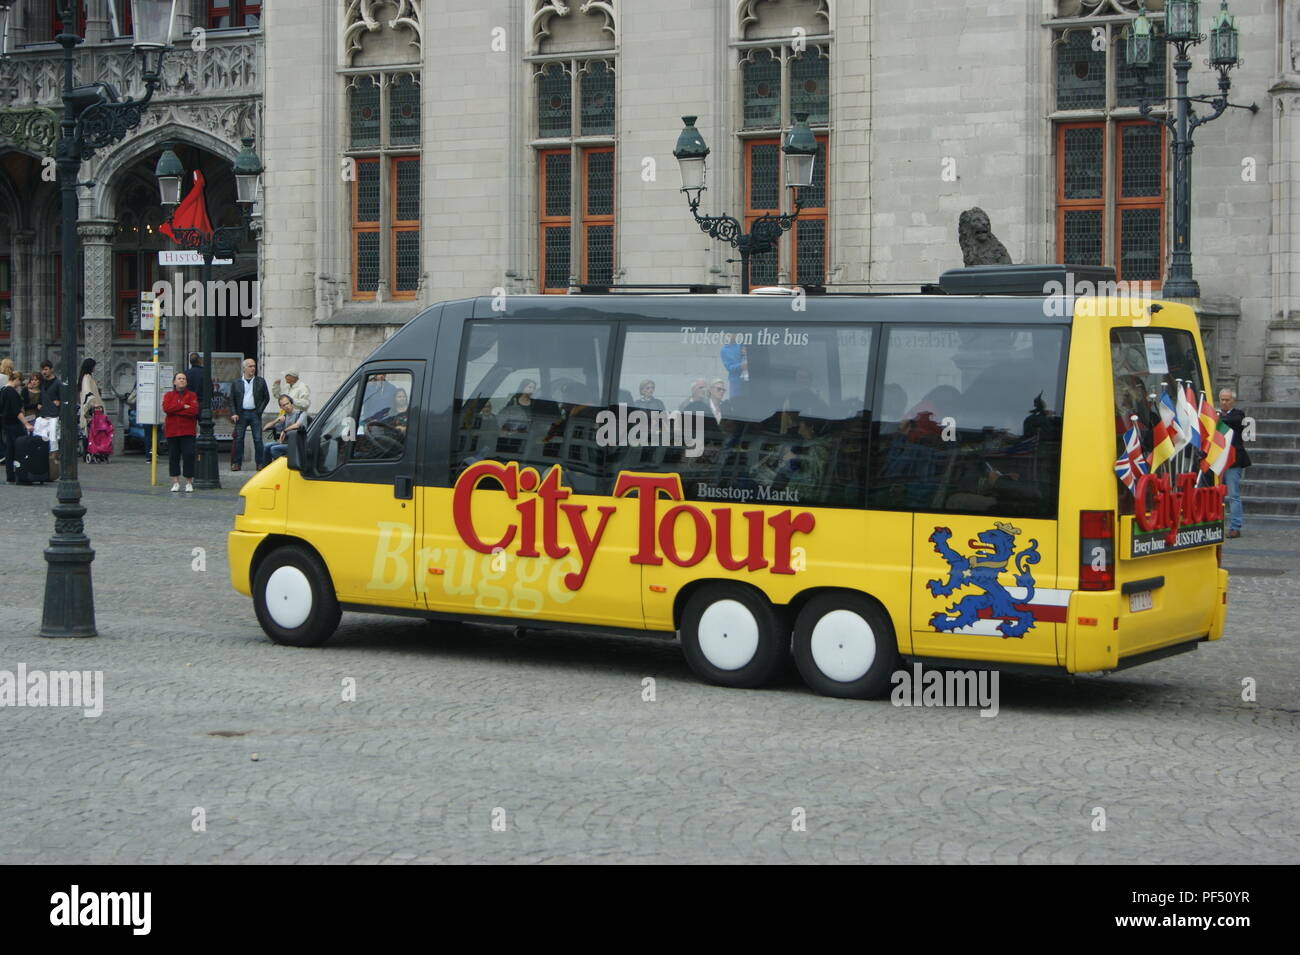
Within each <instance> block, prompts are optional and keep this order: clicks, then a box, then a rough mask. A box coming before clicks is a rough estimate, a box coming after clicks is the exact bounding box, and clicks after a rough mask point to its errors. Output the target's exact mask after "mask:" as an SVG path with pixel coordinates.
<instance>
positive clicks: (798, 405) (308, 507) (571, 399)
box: [229, 266, 1228, 698]
mask: <svg viewBox="0 0 1300 955" xmlns="http://www.w3.org/2000/svg"><path fill="white" fill-rule="evenodd" d="M1067 269H1068V271H1067ZM1081 277H1082V280H1081ZM923 291H924V293H923V294H889V295H880V294H876V295H863V294H821V295H818V294H807V295H803V294H791V295H784V296H783V295H749V296H738V295H717V294H666V293H644V292H642V293H628V292H624V291H621V290H620V291H615V292H606V293H605V294H581V295H568V296H541V295H537V296H533V295H520V296H509V297H506V298H505V299H504V301H503V300H502V299H500V298H496V299H494V298H491V297H482V298H476V299H470V300H463V301H453V302H445V303H442V304H439V305H435V306H432V307H431V308H429V309H427V310H425V311H424V312H423V313H421V314H420V315H419V316H417V317H416V318H414V319H412V320H411V321H410V322H409V323H407V324H406V325H405V326H403V327H402V328H401V329H400V330H399V331H398V332H397V333H396V334H394V335H393V336H392V337H391V338H390V339H389V340H388V341H386V342H385V343H384V344H383V345H381V346H380V347H379V348H378V349H376V350H375V352H374V353H373V354H372V355H371V356H370V357H369V358H368V359H367V360H366V361H365V362H364V363H363V364H362V365H361V367H359V368H358V369H357V370H356V371H355V372H354V373H353V374H352V375H351V377H349V378H348V379H347V381H346V382H344V383H343V385H342V386H341V387H340V388H339V389H338V390H337V391H336V392H335V393H334V395H333V396H332V398H331V399H330V401H329V402H328V403H327V404H326V406H325V407H324V409H323V410H322V411H321V413H320V414H319V415H317V416H316V417H315V418H314V419H313V420H312V421H311V423H310V427H309V428H308V429H307V430H305V432H304V431H299V432H290V438H291V440H290V442H289V444H288V449H287V454H286V455H285V457H284V458H283V459H280V460H277V461H276V462H275V463H274V464H273V465H272V466H271V467H269V468H266V469H264V470H263V471H261V472H260V473H258V474H257V475H256V476H255V477H253V478H252V479H251V480H249V481H248V483H247V484H245V485H244V488H243V490H242V492H241V495H240V501H239V508H238V512H237V516H236V519H235V525H234V530H233V531H232V532H231V534H230V537H229V555H230V568H231V577H232V582H233V585H234V587H235V589H236V590H237V591H238V592H239V593H241V594H244V595H246V596H251V597H252V599H253V602H254V607H255V610H256V614H257V618H258V621H259V622H260V624H261V626H262V628H263V629H264V630H265V632H266V634H267V635H268V636H269V637H270V638H271V639H272V640H274V641H275V642H277V643H281V644H288V645H291V646H315V645H318V644H321V643H322V642H324V641H325V640H326V639H327V638H329V636H330V635H331V634H332V633H333V632H334V630H335V629H336V627H337V626H338V623H339V619H340V614H341V612H342V611H345V610H346V611H354V612H363V613H382V614H401V615H411V616H418V617H424V618H428V619H430V620H435V621H437V620H449V621H450V620H454V621H462V620H469V621H481V622H485V623H504V624H512V625H515V626H520V627H525V628H528V629H533V630H544V629H548V628H550V629H565V630H575V629H579V630H580V629H584V628H587V629H593V630H599V631H605V632H612V633H632V634H637V635H643V636H644V635H657V636H661V637H666V638H670V639H671V638H675V639H677V640H678V641H679V642H680V644H681V647H682V652H683V654H684V656H685V658H686V660H687V662H688V663H689V665H690V667H691V668H692V670H693V671H694V672H695V673H696V674H697V675H698V676H699V677H700V678H702V679H703V680H706V681H708V682H711V683H714V684H719V685H723V686H733V687H758V686H762V685H764V684H766V683H768V682H769V681H771V680H773V679H774V678H775V677H776V676H777V675H778V674H779V673H780V672H781V671H782V669H783V668H784V667H786V666H787V665H788V663H789V662H790V660H791V658H793V661H794V664H795V665H796V666H797V667H798V670H799V672H800V674H801V675H802V676H803V678H804V680H805V682H806V683H807V684H808V685H809V686H810V687H811V688H812V689H814V690H816V691H817V692H819V693H822V694H826V695H830V696H837V697H854V698H868V697H875V696H880V695H883V694H884V693H886V692H888V690H889V686H890V677H891V675H892V673H893V672H894V671H895V669H896V668H897V667H898V666H899V665H900V664H902V663H903V662H904V661H908V662H913V661H921V662H928V663H932V664H935V665H942V666H962V667H976V668H1000V669H1019V670H1030V671H1033V672H1041V673H1048V672H1058V673H1085V672H1093V671H1108V670H1116V669H1120V668H1124V667H1128V666H1132V665H1135V664H1139V663H1143V662H1147V661H1150V660H1153V659H1158V658H1160V657H1163V656H1167V655H1170V654H1174V653H1178V652H1181V651H1186V650H1192V649H1195V647H1196V645H1197V644H1198V643H1199V642H1200V641H1203V640H1217V639H1218V638H1219V637H1220V636H1221V635H1222V633H1223V627H1224V618H1225V614H1226V609H1227V577H1228V575H1227V573H1226V571H1223V570H1221V569H1220V567H1219V550H1220V548H1219V544H1220V542H1221V541H1222V539H1223V503H1222V502H1223V487H1222V486H1221V485H1220V484H1219V483H1218V480H1217V474H1216V471H1215V469H1214V468H1203V467H1200V466H1198V465H1199V462H1201V461H1202V459H1205V460H1207V461H1208V460H1215V457H1214V449H1213V448H1211V447H1208V446H1207V448H1206V450H1207V451H1208V452H1209V456H1208V457H1207V455H1206V454H1205V453H1204V452H1199V451H1197V450H1196V448H1195V446H1194V445H1195V444H1196V443H1198V442H1200V441H1201V440H1203V435H1200V434H1198V435H1197V438H1196V439H1193V440H1191V441H1189V440H1187V435H1188V433H1189V432H1191V431H1196V430H1198V429H1197V428H1195V427H1190V428H1189V426H1188V423H1187V420H1186V418H1185V411H1186V409H1185V408H1184V407H1183V404H1184V403H1185V402H1186V401H1188V400H1193V401H1199V400H1200V399H1201V398H1202V397H1203V396H1204V393H1205V391H1206V390H1207V388H1208V379H1207V373H1206V366H1205V362H1204V359H1203V356H1202V348H1201V342H1200V336H1199V333H1198V328H1197V323H1196V318H1195V315H1194V313H1193V312H1192V310H1191V309H1190V308H1188V307H1186V306H1184V305H1180V304H1175V303H1171V302H1151V301H1149V300H1144V299H1143V298H1142V297H1141V296H1140V295H1136V294H1128V293H1127V291H1126V290H1125V289H1124V288H1123V286H1122V283H1120V284H1118V285H1117V284H1116V283H1114V282H1113V272H1111V270H1109V269H1101V268H1096V267H1085V266H1069V267H1065V266H1056V267H1045V266H986V267H976V268H969V269H955V270H952V271H950V272H946V273H944V275H943V277H942V278H941V281H940V283H939V286H938V287H927V288H926V289H924V290H923ZM1088 293H1091V294H1088ZM1211 403H1212V401H1211ZM1169 409H1172V410H1173V412H1174V417H1173V419H1172V420H1170V419H1169V417H1168V410H1169ZM1207 409H1209V410H1210V413H1211V414H1212V409H1210V407H1209V404H1206V403H1204V402H1201V407H1200V408H1199V409H1198V411H1199V412H1201V413H1204V412H1205V411H1206V410H1207ZM1162 411H1164V413H1163V414H1162ZM1180 424H1181V428H1180V427H1179V426H1180ZM1211 424H1213V422H1211ZM1210 432H1211V438H1210V442H1211V443H1213V441H1214V440H1216V438H1215V437H1214V428H1213V427H1211V428H1210ZM1180 434H1181V435H1183V438H1184V440H1183V441H1182V443H1178V442H1177V441H1176V439H1177V437H1178V435H1180ZM1221 439H1222V435H1221V434H1220V435H1219V436H1218V440H1221ZM1152 452H1154V456H1153V454H1152ZM1174 452H1176V453H1174ZM1150 465H1155V467H1151V466H1150Z"/></svg>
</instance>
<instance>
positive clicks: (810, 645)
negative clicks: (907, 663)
mask: <svg viewBox="0 0 1300 955" xmlns="http://www.w3.org/2000/svg"><path fill="white" fill-rule="evenodd" d="M794 662H795V665H796V666H797V667H798V668H799V673H800V674H801V675H802V676H803V679H804V682H805V683H807V684H808V686H809V687H810V688H811V689H813V690H815V691H817V692H818V693H820V694H822V695H823V696H837V697H842V698H845V699H854V700H867V699H872V698H874V697H878V696H882V695H883V694H884V693H885V691H886V690H887V689H888V687H889V678H890V676H891V675H892V674H893V672H894V668H895V667H896V666H897V664H898V645H897V643H896V642H895V639H894V628H893V626H892V625H891V624H890V622H889V618H888V617H887V616H886V615H885V613H884V611H882V610H881V609H880V607H879V605H877V604H876V603H875V602H873V601H871V600H868V599H867V598H866V597H861V596H857V595H855V594H823V595H821V596H817V597H814V598H813V599H812V600H810V601H808V603H807V604H806V605H805V606H804V608H803V610H802V611H800V613H799V617H798V619H796V620H795V625H794Z"/></svg>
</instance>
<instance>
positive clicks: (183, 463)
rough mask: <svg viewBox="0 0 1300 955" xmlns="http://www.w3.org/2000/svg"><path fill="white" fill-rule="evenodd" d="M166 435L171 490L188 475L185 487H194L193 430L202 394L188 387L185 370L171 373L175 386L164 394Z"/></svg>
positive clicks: (175, 489) (195, 428) (164, 434)
mask: <svg viewBox="0 0 1300 955" xmlns="http://www.w3.org/2000/svg"><path fill="white" fill-rule="evenodd" d="M162 410H163V414H164V415H165V417H164V418H163V437H165V438H166V439H167V474H168V475H169V476H170V477H171V479H172V490H173V491H179V490H180V489H181V484H180V477H181V475H182V474H183V475H184V476H185V490H186V492H187V493H188V492H190V491H193V490H194V433H195V431H196V430H197V427H196V423H197V421H198V417H199V398H198V395H196V394H195V393H194V392H192V391H190V389H189V379H188V378H187V377H186V376H185V372H183V371H178V372H177V373H176V374H174V375H172V390H171V391H169V392H167V394H165V395H163V400H162Z"/></svg>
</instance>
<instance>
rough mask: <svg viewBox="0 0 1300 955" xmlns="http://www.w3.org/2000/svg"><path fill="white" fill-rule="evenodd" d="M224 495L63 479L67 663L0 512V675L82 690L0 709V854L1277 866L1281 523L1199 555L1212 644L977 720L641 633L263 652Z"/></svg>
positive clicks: (376, 636) (29, 541) (1258, 526)
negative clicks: (230, 546) (721, 671)
mask: <svg viewBox="0 0 1300 955" xmlns="http://www.w3.org/2000/svg"><path fill="white" fill-rule="evenodd" d="M247 476H248V475H247V473H246V472H245V473H242V474H237V475H229V474H226V475H224V476H223V477H224V481H225V483H226V487H225V489H223V490H222V491H220V492H206V493H205V492H199V493H195V494H193V495H173V494H170V493H168V491H167V485H166V483H165V482H163V484H162V486H160V487H158V488H154V489H150V488H148V486H147V472H146V469H145V467H144V466H143V465H142V463H141V461H140V459H139V458H138V457H135V458H131V457H128V458H121V457H118V458H115V459H114V460H113V461H112V463H109V464H106V465H89V466H86V465H83V467H82V481H83V484H84V486H85V488H86V498H85V499H86V503H87V505H88V507H89V508H90V512H89V515H88V517H87V524H88V532H89V534H90V536H91V540H92V544H93V546H94V548H95V551H96V558H95V562H94V565H93V571H94V580H95V594H96V610H97V620H98V624H99V628H100V634H101V635H100V637H99V638H98V639H94V640H62V641H51V640H42V639H40V638H38V637H37V636H35V634H36V631H37V629H38V627H39V623H40V615H41V604H42V588H43V582H44V575H45V564H44V560H43V559H42V556H41V549H42V547H43V546H44V544H45V541H46V539H47V538H48V536H49V534H50V531H51V529H52V526H53V523H52V518H51V517H50V514H49V510H48V508H49V506H50V504H51V503H52V501H53V497H54V490H53V488H52V487H45V488H25V487H4V488H2V489H0V527H2V528H3V540H4V542H5V547H4V548H3V554H0V574H3V580H4V586H5V594H6V600H5V604H6V609H5V614H4V616H5V626H4V627H3V630H0V669H7V670H9V671H15V670H16V668H17V666H18V664H20V663H22V664H25V665H26V666H27V668H28V669H29V670H33V669H45V670H52V669H81V670H102V671H103V672H104V696H105V699H106V702H105V705H104V712H103V715H102V716H100V717H99V718H84V717H83V716H82V714H81V711H80V710H74V709H67V708H27V707H24V708H9V707H6V708H0V740H3V742H2V743H0V754H2V755H3V764H4V767H5V772H4V774H3V776H0V830H3V832H4V833H5V838H4V840H3V849H2V850H0V862H10V863H11V862H98V863H114V862H241V863H248V862H387V863H400V862H423V861H442V862H471V861H497V862H502V861H509V862H570V861H633V862H731V861H762V862H1086V863H1131V862H1148V863H1150V862H1159V863H1164V862H1189V863H1199V862H1215V863H1259V862H1271V863H1285V862H1291V863H1294V862H1296V861H1300V851H1298V848H1300V833H1298V831H1297V829H1298V825H1297V821H1296V819H1297V814H1296V805H1297V796H1296V793H1297V792H1300V771H1298V769H1297V767H1298V765H1300V764H1298V762H1297V754H1298V753H1300V734H1297V732H1296V730H1297V714H1298V713H1300V686H1298V683H1300V679H1298V676H1297V674H1298V672H1300V668H1298V667H1297V661H1298V660H1300V654H1298V653H1297V643H1296V640H1297V637H1296V633H1295V626H1294V623H1293V622H1292V621H1294V620H1296V619H1297V614H1296V606H1297V601H1298V600H1300V543H1297V537H1298V536H1300V526H1297V525H1295V524H1289V525H1288V524H1263V523H1259V522H1256V523H1254V524H1252V525H1250V526H1248V528H1247V536H1245V537H1243V538H1242V539H1241V540H1238V541H1232V542H1230V543H1229V545H1228V546H1227V548H1226V553H1225V564H1226V565H1227V566H1229V567H1230V568H1232V569H1235V571H1236V575H1235V577H1234V579H1233V584H1232V596H1231V605H1230V614H1229V623H1228V634H1227V636H1226V637H1225V639H1223V640H1222V641H1220V642H1218V643H1217V644H1210V645H1205V646H1202V647H1201V649H1199V650H1197V651H1196V652H1195V653H1192V654H1186V655H1183V656H1180V657H1175V658H1172V659H1169V660H1165V661H1161V662H1158V663H1155V664H1151V665H1148V666H1145V667H1140V668H1136V669H1134V670H1128V671H1124V672H1122V673H1118V674H1115V675H1112V676H1108V677H1104V678H1080V679H1077V680H1074V681H1070V680H1067V679H1063V678H1062V679H1048V678H1042V677H1026V676H1012V675H1003V677H1002V679H1001V711H1000V713H999V714H998V716H997V717H996V718H993V719H988V718H981V717H980V716H979V714H978V711H977V710H975V709H956V708H950V709H921V708H895V707H893V706H891V705H889V703H888V702H875V703H860V702H850V701H837V700H830V699H825V698H822V697H818V696H816V695H814V694H813V693H811V692H810V691H808V690H806V689H804V688H803V686H802V685H801V684H799V683H798V682H797V678H795V679H791V680H789V681H787V683H786V684H785V685H783V686H781V687H779V688H776V689H772V690H766V691H736V690H724V689H718V688H714V687H710V686H706V685H703V684H701V683H699V682H698V681H696V680H695V679H694V677H693V676H692V675H691V674H690V673H689V671H688V670H687V668H686V665H685V663H684V661H683V660H682V657H681V654H680V651H679V650H678V649H677V647H676V646H675V645H674V644H672V643H669V642H663V641H655V640H649V639H645V640H635V639H627V638H613V637H603V636H591V635H575V634H568V633H545V634H533V635H528V636H526V637H523V638H520V637H516V636H515V635H514V634H513V633H512V632H511V631H508V630H505V629H503V628H494V627H482V626H469V625H466V626H448V625H437V626H432V625H428V624H426V623H424V622H422V621H418V620H407V619H397V618H386V617H376V616H361V615H345V616H344V619H343V625H342V627H341V628H340V631H339V633H338V635H337V636H336V637H335V639H334V641H332V642H331V643H330V644H328V645H327V646H325V647H323V648H320V649H315V650H294V649H290V648H283V647H277V646H275V645H273V644H272V643H270V642H269V641H268V640H267V639H266V638H265V637H264V636H263V635H262V633H261V630H260V629H259V627H258V625H257V623H256V620H255V618H254V615H253V608H252V605H251V602H250V601H248V600H247V599H245V598H243V597H240V596H238V595H237V594H235V593H234V592H233V591H232V590H231V588H230V584H229V580H228V576H227V566H226V552H225V533H226V531H227V530H228V529H229V527H230V523H231V514H232V509H233V501H234V496H235V491H234V489H233V488H234V487H235V486H236V485H237V482H238V480H239V479H240V478H247ZM232 479H233V481H232ZM195 547H202V548H205V549H206V570H204V571H201V572H200V571H196V570H194V569H192V561H193V560H194V557H193V548H195ZM645 677H653V678H654V679H655V681H656V699H655V701H654V702H646V701H643V699H642V680H643V679H644V678H645ZM1247 677H1250V678H1253V679H1254V680H1256V681H1257V685H1258V702H1253V703H1247V702H1243V701H1242V699H1241V695H1242V680H1243V679H1245V678H1247ZM347 678H350V679H353V680H355V681H356V701H355V702H344V701H343V699H342V696H343V694H342V692H341V687H342V686H343V681H344V680H345V679H347ZM254 754H256V759H255V758H254ZM198 807H201V808H202V810H203V815H204V818H205V819H206V831H202V832H196V831H194V826H193V820H194V818H195V810H196V809H197V808H198ZM797 807H801V808H802V809H803V810H804V811H805V813H806V820H807V822H806V831H795V830H794V828H793V827H792V819H793V818H794V815H793V814H794V812H795V810H796V808H797ZM1096 807H1102V808H1103V809H1104V810H1105V816H1106V830H1105V831H1102V832H1097V831H1093V826H1092V823H1093V820H1094V809H1095V808H1096ZM497 809H500V810H504V822H505V831H494V829H493V826H492V823H493V818H494V811H495V810H497ZM497 818H498V819H499V818H501V816H500V814H499V813H498V814H497Z"/></svg>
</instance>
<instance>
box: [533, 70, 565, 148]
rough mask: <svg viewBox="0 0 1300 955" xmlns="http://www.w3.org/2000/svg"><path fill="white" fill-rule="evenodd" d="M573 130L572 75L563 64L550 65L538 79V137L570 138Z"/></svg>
mask: <svg viewBox="0 0 1300 955" xmlns="http://www.w3.org/2000/svg"><path fill="white" fill-rule="evenodd" d="M572 128H573V92H572V90H571V88H570V74H569V71H568V70H567V69H566V68H565V66H564V64H562V63H548V64H547V65H546V66H545V67H543V69H542V72H541V75H540V76H538V78H537V135H538V136H539V137H541V138H543V139H546V138H548V137H554V136H568V135H570V134H571V132H572Z"/></svg>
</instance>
